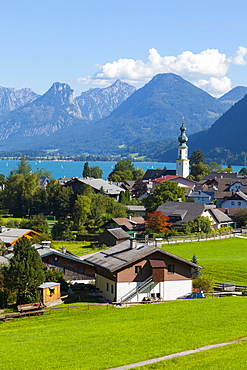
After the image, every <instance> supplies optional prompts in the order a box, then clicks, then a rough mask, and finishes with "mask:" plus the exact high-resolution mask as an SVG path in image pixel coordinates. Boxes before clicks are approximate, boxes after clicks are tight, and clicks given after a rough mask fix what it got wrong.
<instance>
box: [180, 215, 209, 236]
mask: <svg viewBox="0 0 247 370" xmlns="http://www.w3.org/2000/svg"><path fill="white" fill-rule="evenodd" d="M211 228H212V225H211V221H210V218H209V217H205V216H198V217H196V218H195V219H194V220H189V221H188V222H187V223H186V224H184V225H183V231H184V232H185V233H187V234H190V233H199V232H202V233H205V234H208V233H210V231H211Z"/></svg>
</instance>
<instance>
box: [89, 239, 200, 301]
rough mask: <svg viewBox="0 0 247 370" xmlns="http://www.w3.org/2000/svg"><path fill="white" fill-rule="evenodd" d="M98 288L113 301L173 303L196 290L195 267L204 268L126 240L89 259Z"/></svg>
mask: <svg viewBox="0 0 247 370" xmlns="http://www.w3.org/2000/svg"><path fill="white" fill-rule="evenodd" d="M86 261H87V262H90V263H92V264H93V265H94V266H95V269H96V287H97V288H98V289H99V290H100V291H101V292H102V293H101V294H102V295H103V297H104V298H105V299H106V300H108V301H111V302H114V301H115V302H141V301H143V300H145V299H146V298H148V299H152V300H155V299H163V300H173V299H176V298H178V297H179V296H181V295H183V294H186V293H189V292H191V291H192V268H193V267H194V268H195V267H197V268H202V267H201V266H198V265H195V264H194V263H192V262H189V261H187V260H185V259H183V258H180V257H178V256H175V255H174V254H171V253H168V252H166V251H163V250H162V249H160V248H156V247H151V246H147V245H143V244H141V243H137V242H135V241H133V240H130V241H125V242H123V243H120V244H118V245H115V246H114V247H112V248H109V249H107V250H104V251H101V252H97V253H94V254H93V255H91V256H90V257H88V258H87V259H86Z"/></svg>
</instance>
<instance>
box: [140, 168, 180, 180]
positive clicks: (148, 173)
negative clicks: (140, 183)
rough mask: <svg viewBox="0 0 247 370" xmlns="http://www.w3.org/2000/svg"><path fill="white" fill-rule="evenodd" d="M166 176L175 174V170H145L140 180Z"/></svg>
mask: <svg viewBox="0 0 247 370" xmlns="http://www.w3.org/2000/svg"><path fill="white" fill-rule="evenodd" d="M162 175H163V176H166V175H176V170H153V169H152V170H147V171H146V172H145V174H144V176H143V178H142V180H144V181H147V180H152V179H156V178H157V177H160V176H162Z"/></svg>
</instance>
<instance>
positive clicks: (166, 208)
mask: <svg viewBox="0 0 247 370" xmlns="http://www.w3.org/2000/svg"><path fill="white" fill-rule="evenodd" d="M157 211H160V212H162V213H163V215H165V216H168V217H169V218H170V220H169V222H171V223H172V224H173V227H174V228H176V229H178V230H181V229H182V226H183V225H184V224H186V223H187V222H188V221H190V220H195V219H196V218H197V217H198V216H204V217H209V219H210V220H211V223H212V227H213V228H214V229H218V228H220V227H224V226H229V225H232V224H233V222H232V220H231V219H230V217H228V215H226V214H225V213H223V212H221V211H220V210H219V209H217V208H216V207H215V206H214V205H206V204H203V203H192V202H166V203H164V204H162V205H161V206H159V207H158V208H157Z"/></svg>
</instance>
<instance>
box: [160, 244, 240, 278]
mask: <svg viewBox="0 0 247 370" xmlns="http://www.w3.org/2000/svg"><path fill="white" fill-rule="evenodd" d="M163 249H165V250H166V251H168V252H171V253H174V254H176V255H177V256H180V257H183V258H186V259H188V260H191V258H192V256H193V254H195V255H196V257H197V259H198V263H199V265H201V266H203V267H204V269H203V273H208V274H210V275H212V276H213V278H214V280H215V281H216V282H224V281H234V282H235V283H236V284H237V285H247V274H246V271H247V240H245V239H242V238H229V239H219V240H212V241H205V242H188V243H187V242H186V243H176V244H165V245H163Z"/></svg>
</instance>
